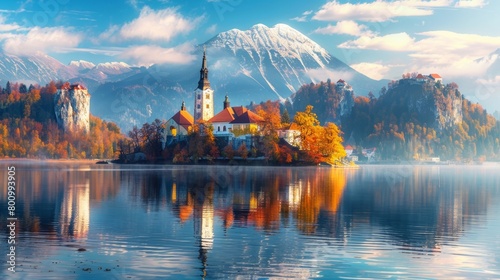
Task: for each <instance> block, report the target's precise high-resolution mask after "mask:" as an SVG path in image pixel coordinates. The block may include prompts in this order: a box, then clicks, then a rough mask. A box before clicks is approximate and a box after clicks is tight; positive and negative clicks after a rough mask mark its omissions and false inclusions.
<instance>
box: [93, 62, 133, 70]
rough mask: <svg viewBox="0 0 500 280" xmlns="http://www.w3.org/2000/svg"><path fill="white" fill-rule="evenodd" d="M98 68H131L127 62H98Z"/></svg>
mask: <svg viewBox="0 0 500 280" xmlns="http://www.w3.org/2000/svg"><path fill="white" fill-rule="evenodd" d="M96 68H97V69H108V70H115V71H119V70H122V69H127V68H130V65H128V64H127V63H125V62H106V63H99V64H97V66H96Z"/></svg>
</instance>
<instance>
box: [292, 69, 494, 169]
mask: <svg viewBox="0 0 500 280" xmlns="http://www.w3.org/2000/svg"><path fill="white" fill-rule="evenodd" d="M342 88H344V87H342ZM339 89H341V87H339V86H338V84H337V85H335V84H333V83H331V82H330V81H328V82H326V83H325V82H321V83H318V84H309V85H305V86H303V87H302V88H301V89H299V91H298V92H297V93H296V94H294V95H293V96H292V98H291V102H290V103H287V110H288V111H289V112H291V113H292V115H293V113H294V112H296V111H301V110H303V109H304V108H305V106H306V105H307V104H311V105H313V106H314V112H315V113H316V114H317V115H318V118H319V120H320V121H321V122H322V123H324V122H335V123H337V124H340V125H341V129H342V131H343V133H344V139H345V140H346V143H348V144H351V145H354V146H356V147H357V148H358V149H359V150H361V149H362V148H377V153H378V155H379V156H380V159H384V160H412V159H416V160H418V159H426V158H429V157H440V158H441V159H443V160H462V161H468V160H485V159H499V158H500V122H498V121H497V120H496V119H495V118H494V117H493V116H492V115H490V114H488V113H487V111H486V110H485V109H484V108H483V107H482V106H481V105H479V104H477V103H473V102H471V101H470V100H468V99H466V98H464V96H463V95H462V93H461V92H460V91H459V89H458V85H457V84H455V83H450V84H448V85H442V84H441V83H440V82H437V83H436V82H434V81H432V80H430V79H427V78H424V79H422V80H417V79H416V78H415V77H413V78H411V77H407V78H405V79H401V80H399V81H394V82H391V83H389V85H388V89H386V88H385V87H384V88H382V90H381V91H380V95H379V96H378V97H376V96H375V95H373V94H372V95H370V96H369V97H364V96H355V95H354V94H353V93H352V92H350V94H351V95H352V97H351V98H350V97H349V94H346V93H349V91H347V92H346V91H345V90H339ZM350 100H353V102H352V103H351V101H350Z"/></svg>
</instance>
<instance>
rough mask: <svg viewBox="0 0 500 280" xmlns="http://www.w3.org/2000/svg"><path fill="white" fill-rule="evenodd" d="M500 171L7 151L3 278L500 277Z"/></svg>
mask: <svg viewBox="0 0 500 280" xmlns="http://www.w3.org/2000/svg"><path fill="white" fill-rule="evenodd" d="M8 166H15V167H16V175H15V176H16V183H17V198H16V216H17V217H18V221H17V224H16V267H15V270H16V272H15V273H11V272H10V271H8V270H7V269H8V267H9V264H8V263H7V262H6V261H7V256H6V255H7V254H8V253H9V250H8V249H9V246H10V245H8V244H7V242H8V236H9V230H8V228H7V226H6V225H7V224H8V221H7V218H8V211H7V203H8V198H7V167H8ZM499 171H500V165H497V164H491V165H489V166H362V167H361V168H360V169H358V170H339V169H330V168H315V167H311V168H278V167H276V168H274V167H238V166H232V167H229V166H224V167H212V166H208V167H207V166H158V165H154V166H153V165H149V166H145V165H137V166H132V165H94V164H82V163H80V164H75V163H73V164H72V163H53V162H52V163H49V162H28V161H11V162H9V161H2V162H0V179H1V180H2V183H1V189H0V191H1V193H0V205H2V208H1V209H0V225H1V226H2V229H3V230H2V231H1V232H0V237H1V238H0V240H1V242H2V243H1V246H0V247H1V253H2V255H3V256H4V259H5V261H4V265H3V269H2V271H1V272H0V278H2V279H7V278H8V279H51V278H53V279H60V278H64V279H148V278H160V279H201V278H206V279H214V278H229V279H234V278H241V279H248V278H252V279H268V278H285V279H291V278H299V279H304V278H316V277H318V278H325V279H367V278H369V279H380V278H394V279H401V278H403V279H410V278H415V279H422V278H428V279H450V278H462V279H493V278H500V241H499V240H500V215H499V214H500V172H499ZM79 249H80V250H79Z"/></svg>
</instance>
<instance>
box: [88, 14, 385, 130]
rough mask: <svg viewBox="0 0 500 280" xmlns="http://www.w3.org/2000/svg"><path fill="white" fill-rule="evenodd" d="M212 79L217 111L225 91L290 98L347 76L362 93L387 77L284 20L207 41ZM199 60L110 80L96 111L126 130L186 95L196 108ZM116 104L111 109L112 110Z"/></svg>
mask: <svg viewBox="0 0 500 280" xmlns="http://www.w3.org/2000/svg"><path fill="white" fill-rule="evenodd" d="M203 46H204V47H205V48H206V52H207V60H208V69H209V80H210V83H211V87H212V88H213V89H214V91H215V103H214V104H215V111H216V112H217V111H218V110H221V109H222V102H223V100H224V96H225V95H228V96H229V97H230V99H231V103H232V104H235V105H248V104H250V103H251V102H257V103H258V102H261V101H266V100H278V99H279V100H282V101H284V100H285V99H288V98H289V97H290V96H291V95H292V94H293V93H295V92H296V91H297V90H298V89H299V88H300V87H301V86H302V85H304V84H309V83H312V82H319V81H326V80H327V79H329V78H330V79H331V80H335V81H337V80H338V79H344V80H346V81H348V82H349V83H350V84H351V85H352V86H353V88H354V90H355V91H356V92H357V93H358V94H361V95H366V94H368V92H369V91H374V92H378V91H379V90H380V88H381V87H382V86H384V85H386V84H387V81H375V80H372V79H370V78H368V77H366V76H365V75H363V74H361V73H359V72H357V71H355V70H354V69H352V68H351V67H349V66H348V65H346V64H345V63H343V62H342V61H340V60H339V59H337V58H335V57H334V56H333V55H331V54H329V53H328V52H327V51H326V50H325V49H324V48H322V47H321V46H320V45H318V44H317V43H315V42H314V41H312V40H311V39H309V38H308V37H307V36H305V35H303V34H302V33H300V32H299V31H297V30H295V29H293V28H291V27H289V26H287V25H284V24H278V25H276V26H274V27H271V28H269V27H267V26H265V25H263V24H257V25H255V26H253V27H252V28H251V29H249V30H246V31H242V30H238V29H232V30H229V31H226V32H222V33H220V34H218V35H217V36H215V37H213V38H212V39H210V40H208V41H207V42H206V43H204V44H203ZM202 48H203V47H202V46H199V47H198V49H197V52H198V53H199V54H200V56H199V58H200V59H199V60H197V61H195V62H194V63H192V64H189V65H185V66H175V67H173V66H169V65H154V66H152V67H149V68H141V69H137V70H136V72H135V73H134V75H129V76H128V77H126V78H125V79H123V80H115V81H112V82H108V83H104V84H102V85H100V86H99V87H98V88H96V89H95V90H94V91H93V92H92V94H93V98H92V102H93V105H92V108H93V109H92V110H93V113H94V114H96V115H99V116H102V117H103V118H105V119H108V120H113V121H116V122H117V123H119V125H120V127H121V128H122V129H123V130H129V129H130V128H131V127H132V125H139V126H140V125H142V124H143V123H145V122H151V121H153V120H154V119H155V118H159V119H168V118H170V117H171V116H172V115H173V114H174V113H175V112H176V111H178V110H179V108H180V105H181V103H182V101H186V104H187V109H188V110H189V111H193V107H192V106H193V105H192V104H193V102H194V99H193V91H194V89H195V88H196V85H197V83H198V79H199V71H200V67H201V53H202V52H203V50H202ZM110 104H111V110H110Z"/></svg>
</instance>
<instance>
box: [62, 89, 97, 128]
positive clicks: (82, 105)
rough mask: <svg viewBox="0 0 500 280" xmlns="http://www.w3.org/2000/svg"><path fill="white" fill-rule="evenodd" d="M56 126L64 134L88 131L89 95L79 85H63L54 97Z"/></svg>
mask: <svg viewBox="0 0 500 280" xmlns="http://www.w3.org/2000/svg"><path fill="white" fill-rule="evenodd" d="M54 105H55V106H54V107H55V114H56V119H57V124H58V125H59V126H60V127H61V128H62V129H63V130H64V131H65V132H70V133H71V132H78V131H84V132H88V131H89V130H90V120H89V117H90V94H89V93H88V90H87V89H85V88H84V87H83V86H81V85H78V84H76V85H64V86H63V87H62V88H61V89H60V90H58V92H57V94H56V95H55V97H54Z"/></svg>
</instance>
